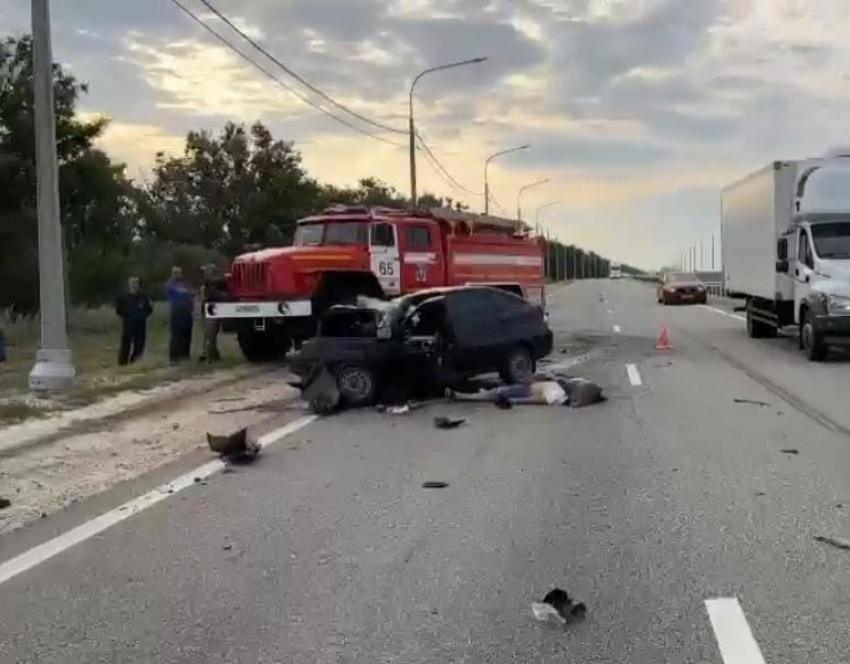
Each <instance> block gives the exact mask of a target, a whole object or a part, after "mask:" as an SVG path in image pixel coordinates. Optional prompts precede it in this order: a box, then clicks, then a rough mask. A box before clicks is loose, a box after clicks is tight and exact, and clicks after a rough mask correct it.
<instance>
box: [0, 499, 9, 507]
mask: <svg viewBox="0 0 850 664" xmlns="http://www.w3.org/2000/svg"><path fill="white" fill-rule="evenodd" d="M11 506H12V501H11V500H9V499H8V498H0V510H4V509H6V508H7V507H11Z"/></svg>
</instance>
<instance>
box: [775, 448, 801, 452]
mask: <svg viewBox="0 0 850 664" xmlns="http://www.w3.org/2000/svg"><path fill="white" fill-rule="evenodd" d="M779 451H780V452H782V454H799V453H800V450H795V449H794V448H793V447H791V448H788V449H787V450H779Z"/></svg>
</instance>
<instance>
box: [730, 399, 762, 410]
mask: <svg viewBox="0 0 850 664" xmlns="http://www.w3.org/2000/svg"><path fill="white" fill-rule="evenodd" d="M735 403H748V404H750V405H753V406H761V407H763V408H766V407H767V406H769V405H770V404H769V403H767V402H766V401H758V400H756V399H735Z"/></svg>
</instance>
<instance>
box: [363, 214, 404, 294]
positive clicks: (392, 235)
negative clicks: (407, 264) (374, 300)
mask: <svg viewBox="0 0 850 664" xmlns="http://www.w3.org/2000/svg"><path fill="white" fill-rule="evenodd" d="M369 267H370V269H371V270H372V274H374V275H375V277H376V278H377V279H378V283H379V284H380V285H381V288H382V289H383V291H384V293H385V294H387V295H398V294H399V293H401V263H400V261H399V254H398V238H397V237H396V227H395V224H390V223H387V222H385V221H377V222H375V223H373V224H372V226H371V228H370V229H369Z"/></svg>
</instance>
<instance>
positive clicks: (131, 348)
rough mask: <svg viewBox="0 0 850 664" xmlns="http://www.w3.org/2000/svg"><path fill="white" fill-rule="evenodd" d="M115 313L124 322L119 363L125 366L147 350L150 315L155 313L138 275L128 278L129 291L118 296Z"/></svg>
mask: <svg viewBox="0 0 850 664" xmlns="http://www.w3.org/2000/svg"><path fill="white" fill-rule="evenodd" d="M115 313H116V314H118V316H119V317H120V318H121V321H122V323H123V325H122V327H121V346H120V348H119V349H118V364H120V365H121V366H124V365H125V364H127V363H132V362H135V361H136V360H138V359H139V358H140V357H141V356H142V353H144V352H145V339H146V337H147V328H148V317H149V316H150V315H151V313H153V307H152V306H151V301H150V300H149V299H148V296H147V295H145V294H144V293H143V292H142V288H141V284H140V282H139V278H138V277H130V278H129V279H128V280H127V292H126V293H124V294H123V295H122V296H121V297H119V298H118V302H117V303H116V304H115Z"/></svg>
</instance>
